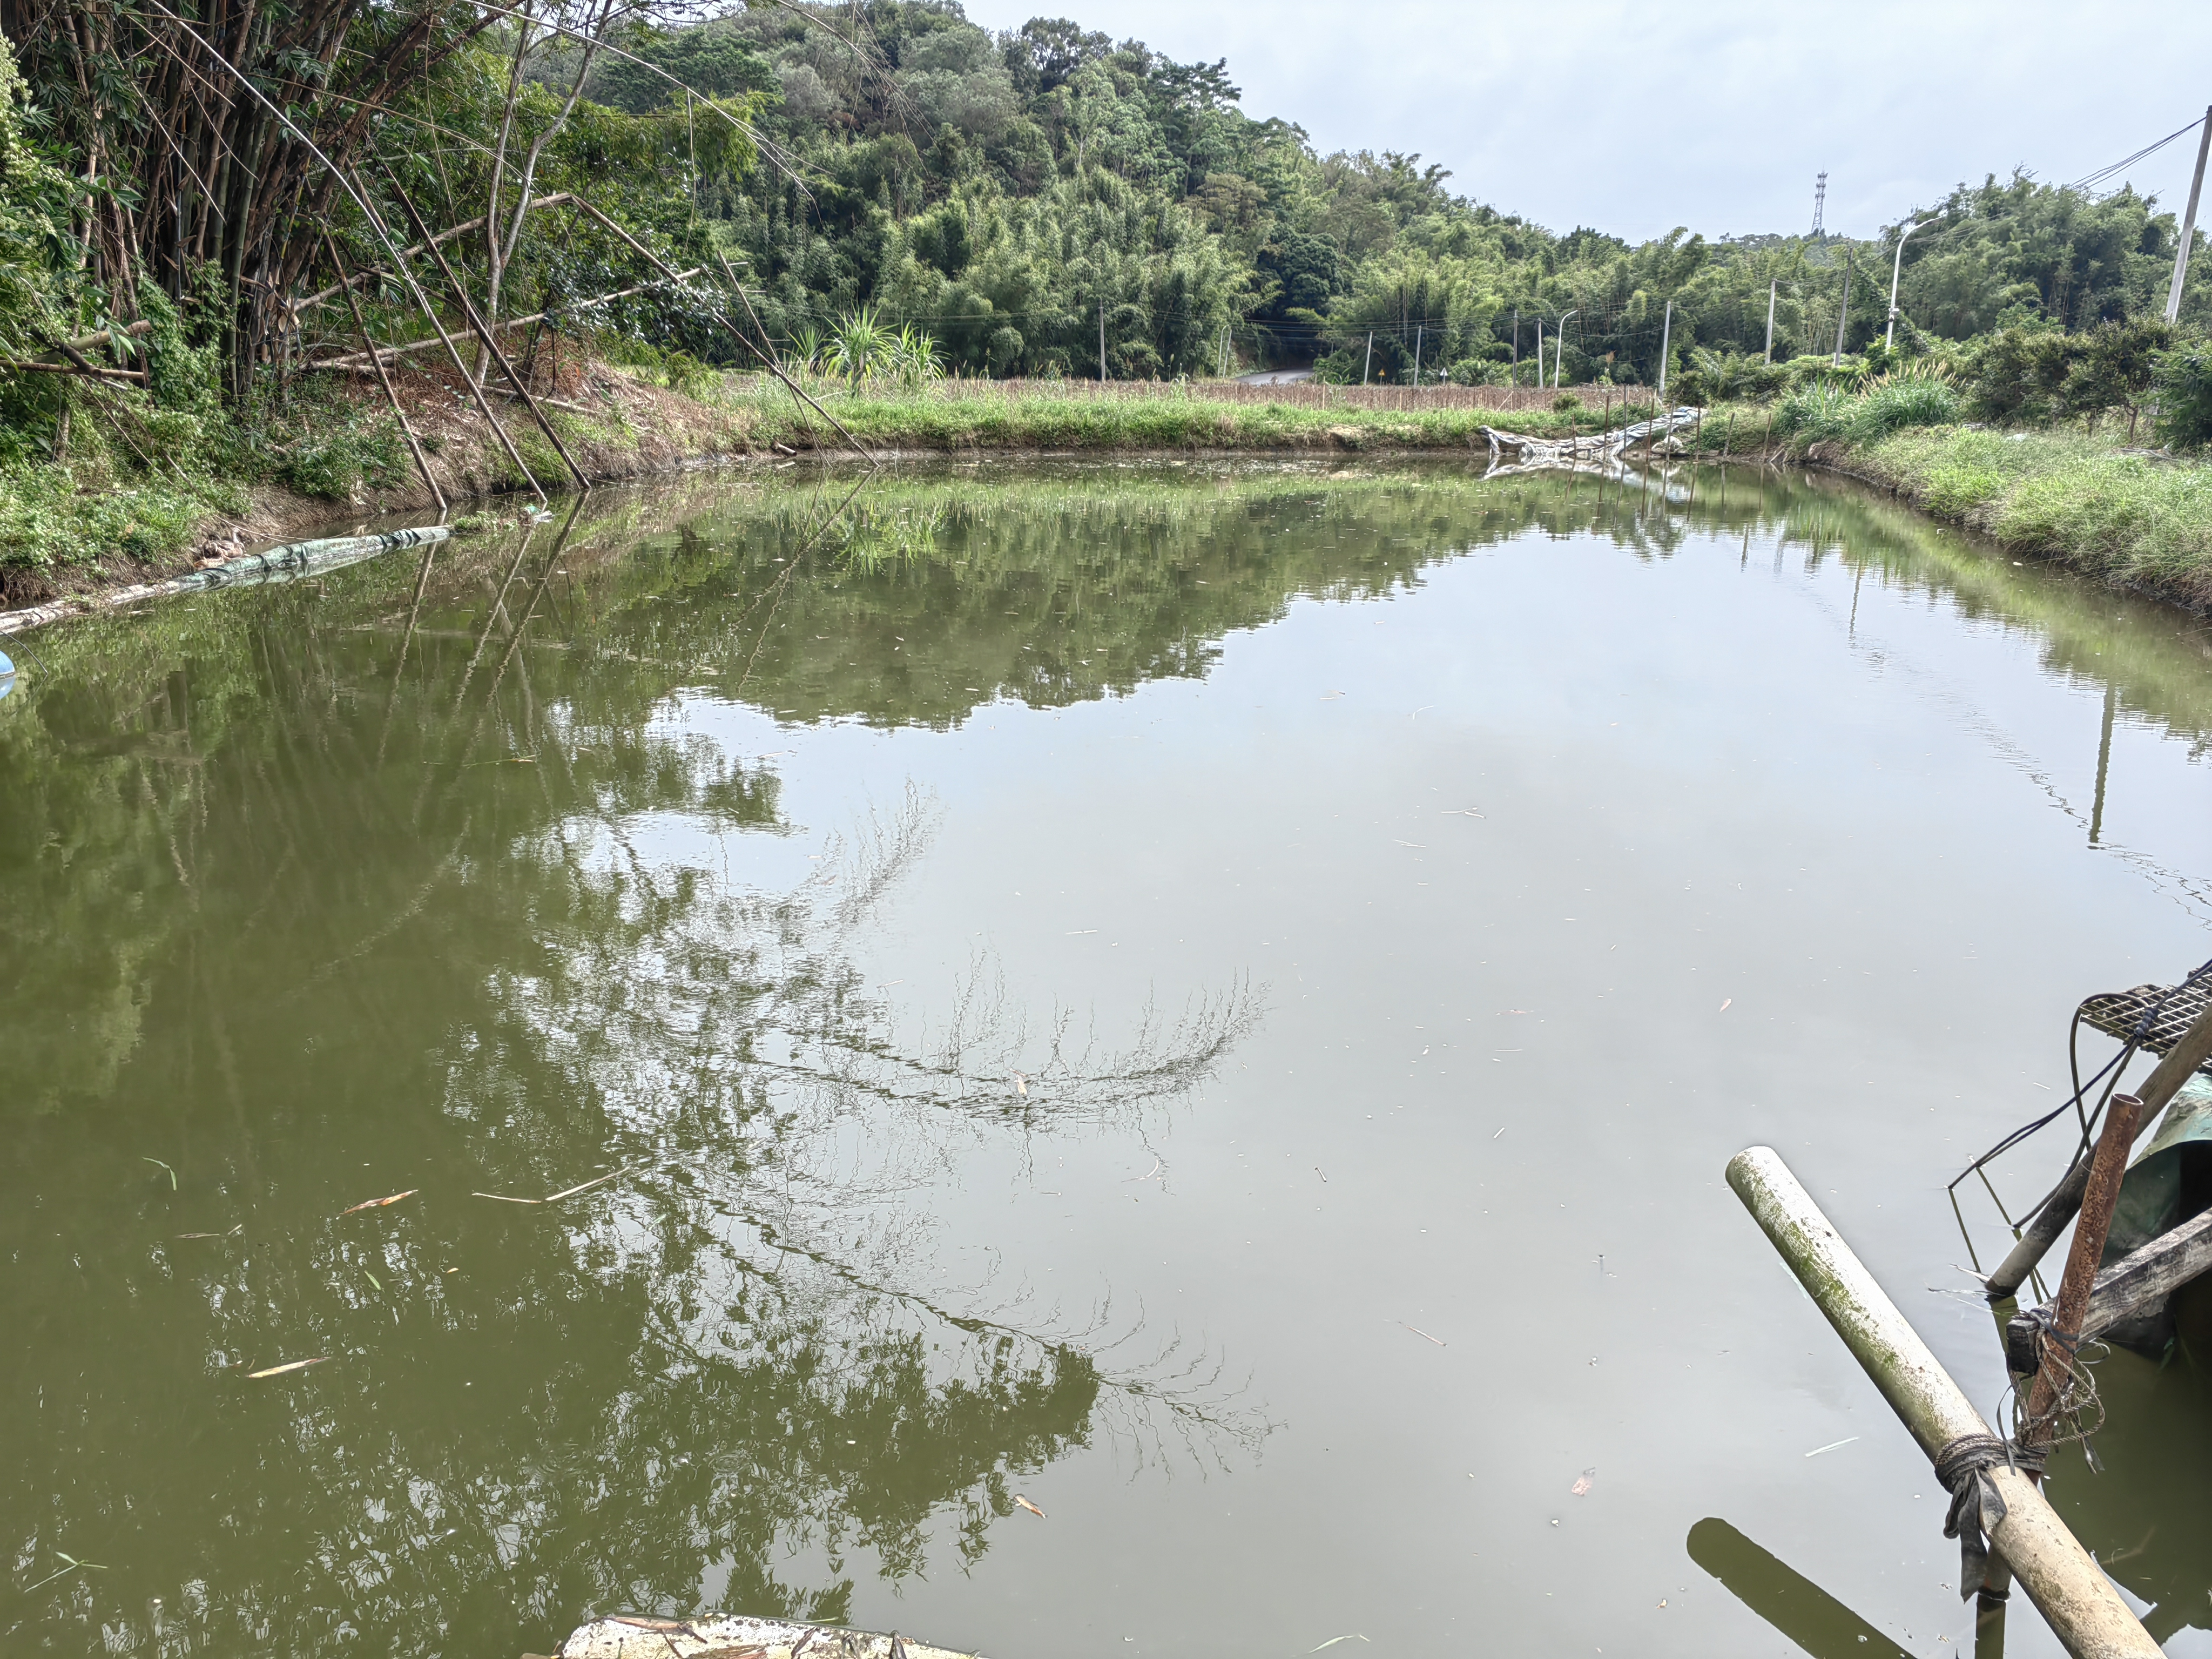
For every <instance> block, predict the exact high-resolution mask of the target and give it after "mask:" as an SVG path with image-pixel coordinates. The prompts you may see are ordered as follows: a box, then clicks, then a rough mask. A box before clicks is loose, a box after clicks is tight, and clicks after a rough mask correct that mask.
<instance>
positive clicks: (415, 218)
mask: <svg viewBox="0 0 2212 1659" xmlns="http://www.w3.org/2000/svg"><path fill="white" fill-rule="evenodd" d="M385 178H386V182H388V183H389V184H390V185H391V186H392V194H393V195H395V196H397V197H398V198H399V205H400V206H401V207H402V208H404V209H405V210H406V213H407V217H408V219H409V221H410V222H411V223H412V224H413V225H414V227H415V234H416V235H418V236H420V237H422V238H423V239H424V240H426V241H428V240H429V236H430V228H429V227H428V225H426V224H424V223H423V222H422V214H421V213H419V212H417V211H416V207H415V203H414V200H413V198H412V197H410V196H409V195H408V194H407V192H406V191H404V190H403V189H401V188H400V185H399V179H398V176H397V175H396V174H393V173H390V172H388V171H387V172H386V174H385ZM430 257H431V258H433V259H435V261H437V264H438V269H439V270H440V271H441V272H442V273H443V274H444V276H445V278H446V286H447V287H448V288H450V289H453V299H454V301H456V302H457V303H458V304H459V306H460V307H461V315H462V317H463V318H465V319H466V320H467V322H468V325H469V327H470V328H471V330H472V331H474V332H475V334H476V337H477V339H478V340H479V341H481V342H482V343H483V349H485V351H487V352H488V353H489V354H490V356H491V360H492V362H495V363H496V364H497V365H498V366H499V372H500V373H501V374H504V375H505V376H506V377H507V384H508V385H509V386H513V388H514V389H515V391H516V392H518V393H519V394H520V396H521V398H522V406H523V407H524V408H525V409H527V410H529V411H530V418H531V419H532V420H533V421H535V422H538V430H539V431H541V432H543V433H544V435H546V437H547V438H548V439H549V440H550V441H551V443H552V445H553V447H554V448H555V449H556V450H557V451H559V452H560V455H561V459H562V462H563V463H564V464H565V465H567V466H568V472H569V475H570V476H571V477H574V479H575V481H576V488H577V489H584V490H588V489H591V487H592V480H591V477H590V476H589V475H588V474H586V472H585V471H584V469H583V468H582V467H580V466H579V465H577V464H576V458H575V457H574V455H571V454H570V453H568V445H567V444H565V443H563V442H562V441H561V435H560V433H559V432H558V431H557V430H556V429H555V428H554V425H553V417H552V416H550V415H548V414H547V413H546V412H545V411H544V410H543V409H541V408H539V407H538V399H537V398H534V397H533V396H532V395H531V391H530V388H529V387H528V386H525V385H524V384H523V383H522V377H521V376H520V374H516V373H515V372H514V365H513V363H511V362H508V361H507V353H505V352H504V351H501V349H500V348H499V337H498V336H497V335H496V334H495V333H493V331H491V330H490V329H489V328H488V327H486V326H485V325H484V319H483V316H482V314H481V313H478V312H477V307H476V302H475V301H472V300H471V299H470V298H469V291H468V289H465V288H464V287H463V286H462V285H461V281H460V278H459V277H458V276H454V275H453V266H451V265H449V264H447V263H446V255H445V252H444V250H442V249H441V248H440V247H438V246H436V245H435V243H432V244H431V246H430Z"/></svg>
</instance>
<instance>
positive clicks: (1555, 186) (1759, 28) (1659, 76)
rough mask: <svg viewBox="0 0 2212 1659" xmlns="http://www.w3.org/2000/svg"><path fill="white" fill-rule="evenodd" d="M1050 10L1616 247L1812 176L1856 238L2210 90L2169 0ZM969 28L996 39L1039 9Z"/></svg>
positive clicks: (2055, 162) (1788, 202) (1402, 0)
mask: <svg viewBox="0 0 2212 1659" xmlns="http://www.w3.org/2000/svg"><path fill="white" fill-rule="evenodd" d="M1048 3H1050V4H1051V5H1052V8H1053V9H1052V11H1051V12H1050V13H1048V14H1047V15H1072V16H1073V17H1074V18H1075V20H1076V21H1078V22H1079V23H1081V24H1082V25H1083V26H1084V27H1085V28H1094V29H1104V30H1106V31H1107V32H1108V33H1111V34H1112V35H1114V36H1115V38H1116V39H1117V40H1118V39H1122V38H1125V37H1128V36H1132V35H1133V36H1135V37H1137V38H1139V39H1140V40H1145V41H1146V42H1148V43H1149V44H1151V45H1152V46H1154V47H1156V48H1158V50H1160V51H1162V52H1166V53H1168V54H1169V55H1170V56H1171V57H1174V58H1179V59H1182V60H1184V61H1186V62H1188V61H1190V60H1194V59H1204V60H1206V61H1207V62H1212V60H1213V59H1215V58H1227V59H1228V60H1229V70H1230V74H1231V77H1232V78H1233V79H1234V80H1235V81H1236V82H1237V85H1239V86H1240V87H1242V88H1243V89H1244V108H1245V110H1246V112H1248V113H1250V114H1253V115H1255V116H1261V117H1265V116H1270V115H1279V116H1282V117H1285V118H1287V119H1290V120H1293V121H1296V122H1297V123H1298V124H1299V125H1302V126H1304V128H1305V129H1306V130H1307V131H1309V132H1310V133H1311V134H1312V135H1313V137H1314V141H1315V142H1316V143H1317V144H1319V145H1320V146H1321V147H1322V149H1325V150H1326V149H1398V150H1418V151H1419V152H1420V153H1421V155H1423V156H1424V157H1425V159H1427V160H1429V161H1439V162H1442V163H1443V165H1444V166H1446V167H1449V168H1450V169H1451V170H1452V173H1453V180H1452V182H1453V185H1454V186H1455V188H1456V189H1458V190H1460V191H1463V192H1465V193H1466V194H1468V195H1470V196H1473V197H1477V198H1479V199H1480V200H1482V201H1486V202H1489V203H1491V204H1493V205H1495V206H1497V207H1498V208H1499V209H1501V210H1504V211H1506V212H1512V213H1522V214H1525V215H1527V216H1529V217H1532V218H1534V219H1535V220H1537V221H1538V222H1541V223H1543V224H1546V225H1548V226H1550V227H1551V228H1553V229H1556V230H1566V229H1571V228H1573V227H1574V226H1575V225H1577V224H1590V225H1595V226H1597V227H1599V228H1602V229H1606V230H1609V231H1613V232H1614V233H1616V234H1620V235H1625V236H1628V237H1630V238H1632V239H1637V238H1641V237H1644V236H1649V235H1653V234H1659V233H1661V232H1663V231H1665V230H1667V229H1668V228H1670V227H1672V226H1674V225H1677V224H1686V225H1688V226H1690V227H1691V228H1693V229H1697V230H1701V231H1705V232H1706V233H1708V234H1717V233H1721V232H1731V231H1732V232H1746V231H1802V230H1803V229H1805V228H1807V226H1808V223H1809V222H1810V220H1811V216H1812V208H1813V178H1814V173H1818V172H1819V171H1820V169H1822V168H1824V167H1825V168H1826V169H1827V171H1828V175H1829V176H1828V215H1827V220H1828V227H1829V228H1830V229H1832V230H1844V231H1848V232H1850V234H1854V235H1871V234H1874V233H1875V230H1876V229H1877V228H1879V227H1880V226H1881V225H1883V224H1887V223H1891V222H1894V221H1895V220H1896V219H1897V218H1898V217H1899V216H1900V215H1902V214H1904V213H1905V212H1906V211H1908V210H1910V209H1911V207H1912V206H1914V205H1915V204H1927V203H1930V202H1933V201H1934V200H1935V199H1936V198H1937V197H1940V196H1941V195H1942V193H1943V192H1944V191H1947V190H1948V189H1949V188H1950V186H1951V185H1954V184H1955V183H1958V182H1959V181H1960V180H1961V179H1965V180H1968V181H1978V180H1979V179H1980V178H1981V177H1982V175H1983V174H1984V173H1991V172H1994V173H1997V174H1999V175H2000V176H2002V175H2003V174H2005V173H2009V172H2010V171H2011V169H2012V168H2013V167H2014V166H2015V165H2016V164H2022V165H2026V166H2027V167H2031V168H2032V169H2033V170H2034V172H2035V173H2036V174H2037V175H2038V176H2039V177H2040V178H2043V179H2048V180H2051V181H2053V182H2056V183H2064V182H2066V181H2068V180H2069V179H2075V178H2077V177H2079V176H2081V174H2083V173H2088V172H2090V171H2091V170H2092V169H2093V168H2096V167H2103V166H2105V165H2106V164H2108V163H2110V162H2112V161H2118V160H2119V159H2120V157H2122V156H2123V155H2127V154H2128V153H2129V152H2130V151H2132V150H2136V149H2141V148H2142V146H2143V145H2144V144H2146V143H2149V142H2150V141H2151V140H2152V139H2154V138H2159V137H2164V136H2165V135H2166V133H2168V132H2170V131H2172V130H2173V129H2174V128H2176V127H2178V126H2179V125H2182V124H2183V123H2184V122H2185V121H2187V120H2190V119H2191V118H2193V117H2194V116H2196V115H2197V114H2198V113H2200V112H2202V111H2203V108H2204V106H2205V102H2206V100H2207V99H2208V98H2212V6H2204V5H2188V4H2179V3H2174V0H2158V3H2152V0H2112V3H2107V4H2105V5H2101V6H2098V7H2094V8H2092V9H2087V10H2084V9H2082V8H2081V7H2080V6H2079V5H2078V4H2067V5H2058V4H2053V3H2050V0H2024V3H2015V4H2010V5H2006V6H2002V7H1999V6H1996V5H1990V4H1979V5H1958V4H1952V5H1945V4H1942V3H1941V0H1936V3H1924V0H1923V3H1905V0H1869V3H1867V4H1864V5H1862V6H1858V7H1852V8H1836V7H1827V6H1822V7H1813V6H1804V5H1796V6H1792V5H1789V4H1786V3H1785V4H1783V5H1780V6H1776V5H1773V4H1770V3H1759V4H1753V3H1750V0H1707V3H1705V4H1704V5H1702V6H1700V7H1697V8H1680V7H1664V6H1656V5H1652V4H1649V3H1627V0H1565V3H1562V4H1559V5H1555V6H1549V7H1520V6H1502V5H1492V6H1465V5H1443V4H1437V3H1429V0H1370V3H1367V4H1364V5H1358V6H1347V5H1343V4H1334V3H1333V4H1316V3H1311V0H1288V3H1277V4H1272V5H1267V6H1258V5H1251V4H1245V5H1238V6H1194V5H1191V4H1188V3H1187V0H1048ZM968 15H969V17H970V18H972V19H973V20H974V21H976V22H977V23H980V24H982V25H984V26H985V27H991V28H1008V27H1018V25H1019V24H1021V23H1022V22H1023V21H1025V20H1026V19H1028V18H1029V17H1030V16H1033V15H1038V13H1037V8H1036V0H1030V3H1029V4H1027V5H1024V4H1022V3H1019V0H969V5H968ZM2194 159H2195V151H2194V145H2193V144H2192V143H2190V142H2188V141H2183V142H2181V143H2174V144H2171V145H2168V146H2167V147H2166V149H2163V150H2161V151H2160V152H2159V153H2158V155H2155V156H2153V157H2152V158H2150V160H2149V161H2147V162H2145V163H2144V164H2142V166H2141V167H2138V168H2137V169H2136V170H2135V172H2134V173H2133V175H2132V177H2133V179H2134V180H2135V182H2136V185H2137V187H2138V188H2139V189H2142V190H2146V191H2155V192H2156V193H2157V194H2158V195H2159V196H2160V198H2161V200H2162V201H2164V202H2166V204H2168V205H2170V206H2172V207H2174V208H2176V209H2178V208H2179V205H2180V201H2181V198H2182V197H2183V196H2184V195H2185V193H2186V191H2187V188H2188V175H2189V168H2190V166H2191V162H2192V161H2194Z"/></svg>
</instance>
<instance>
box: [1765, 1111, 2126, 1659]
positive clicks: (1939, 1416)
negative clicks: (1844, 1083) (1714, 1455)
mask: <svg viewBox="0 0 2212 1659" xmlns="http://www.w3.org/2000/svg"><path fill="white" fill-rule="evenodd" d="M1728 1182H1729V1186H1730V1187H1732V1188H1735V1194H1736V1196H1737V1197H1738V1198H1740V1199H1741V1200H1743V1203H1744V1207H1745V1208H1747V1209H1748V1210H1749V1211H1750V1212H1751V1213H1752V1216H1753V1218H1754V1219H1755V1220H1756V1221H1757V1222H1758V1223H1759V1227H1760V1229H1761V1230H1762V1231H1764V1232H1765V1234H1766V1236H1767V1237H1768V1239H1769V1240H1771V1242H1772V1243H1773V1245H1774V1248H1775V1249H1777V1250H1778V1252H1780V1254H1781V1255H1782V1259H1783V1260H1784V1261H1785V1262H1787V1263H1788V1264H1789V1267H1790V1272H1791V1273H1795V1274H1796V1277H1797V1282H1798V1283H1799V1284H1801V1285H1803V1286H1804V1287H1805V1291H1806V1294H1807V1295H1808V1296H1809V1297H1812V1299H1813V1302H1814V1305H1815V1306H1817V1307H1818V1308H1819V1309H1820V1311H1821V1313H1822V1314H1823V1315H1825V1316H1826V1318H1827V1321H1828V1323H1829V1324H1830V1325H1832V1326H1833V1327H1834V1328H1835V1331H1836V1334H1837V1335H1838V1336H1840V1337H1841V1338H1843V1340H1844V1346H1845V1347H1847V1348H1849V1349H1850V1352H1851V1357H1852V1358H1855V1359H1857V1361H1858V1362H1859V1365H1860V1367H1861V1368H1862V1369H1863V1370H1864V1371H1865V1372H1866V1374H1867V1376H1868V1378H1869V1380H1870V1381H1871V1382H1872V1383H1874V1385H1875V1388H1876V1389H1880V1390H1881V1396H1882V1398H1883V1399H1884V1400H1886V1401H1888V1402H1889V1407H1890V1409H1891V1410H1892V1411H1893V1412H1895V1413H1897V1416H1898V1420H1899V1421H1900V1422H1901V1423H1903V1424H1904V1425H1905V1428H1906V1430H1907V1431H1909V1432H1910V1433H1911V1436H1912V1437H1913V1439H1914V1440H1915V1441H1916V1442H1917V1443H1918V1444H1919V1447H1920V1449H1921V1450H1922V1451H1923V1453H1925V1454H1926V1455H1927V1456H1928V1458H1929V1461H1930V1462H1933V1461H1935V1460H1936V1458H1937V1457H1938V1456H1939V1455H1941V1454H1942V1452H1943V1451H1944V1450H1945V1449H1946V1448H1948V1447H1949V1446H1951V1445H1952V1444H1953V1443H1954V1442H1956V1441H1958V1440H1960V1439H1961V1438H1963V1437H1967V1436H1971V1435H1987V1434H1988V1433H1989V1432H1990V1428H1989V1425H1988V1424H1986V1423H1984V1421H1983V1420H1982V1416H1981V1413H1979V1412H1978V1411H1976V1410H1975V1409H1974V1407H1973V1404H1972V1401H1969V1400H1968V1399H1967V1398H1966V1395H1965V1394H1964V1393H1963V1392H1962V1391H1961V1390H1960V1388H1959V1385H1958V1384H1957V1383H1954V1382H1953V1381H1952V1380H1951V1378H1950V1376H1948V1374H1947V1373H1946V1372H1945V1371H1944V1370H1943V1368H1942V1365H1940V1364H1937V1363H1936V1356H1935V1355H1934V1354H1933V1353H1931V1352H1929V1348H1928V1345H1927V1344H1926V1343H1924V1342H1923V1341H1922V1340H1920V1335H1919V1334H1918V1333H1917V1331H1915V1330H1914V1329H1913V1328H1912V1327H1911V1325H1910V1324H1909V1323H1907V1322H1906V1321H1905V1316H1904V1315H1903V1314H1901V1313H1899V1311H1898V1310H1897V1304H1895V1303H1893V1302H1892V1301H1891V1300H1890V1299H1889V1297H1888V1296H1887V1293H1885V1292H1884V1291H1883V1290H1882V1288H1881V1285H1879V1284H1877V1283H1876V1282H1875V1277H1874V1275H1873V1274H1872V1273H1869V1272H1868V1271H1867V1270H1866V1267H1865V1265H1864V1264H1863V1263H1862V1262H1861V1261H1859V1259H1858V1257H1857V1255H1853V1254H1852V1252H1851V1249H1850V1246H1849V1245H1847V1244H1846V1243H1844V1241H1843V1237H1842V1236H1841V1235H1840V1234H1838V1232H1837V1231H1836V1229H1835V1227H1834V1225H1833V1224H1832V1223H1831V1222H1830V1221H1829V1219H1828V1218H1827V1217H1826V1215H1824V1214H1823V1213H1822V1212H1821V1211H1820V1206H1819V1205H1818V1204H1815V1203H1814V1201H1813V1197H1812V1194H1809V1193H1808V1192H1807V1191H1806V1190H1805V1189H1804V1188H1803V1187H1802V1186H1801V1185H1799V1184H1798V1181H1797V1177H1796V1176H1794V1175H1792V1174H1791V1173H1790V1168H1789V1166H1788V1165H1787V1164H1784V1162H1783V1161H1782V1158H1781V1155H1780V1154H1779V1153H1778V1152H1775V1151H1774V1149H1773V1148H1772V1147H1771V1146H1753V1147H1750V1148H1748V1149H1747V1150H1745V1151H1743V1152H1738V1153H1737V1154H1736V1155H1735V1157H1734V1158H1730V1159H1729V1165H1728ZM1988 1474H1989V1477H1990V1480H1992V1481H1993V1482H1994V1484H1995V1485H1996V1490H1997V1494H1998V1496H1999V1497H2001V1498H2002V1499H2003V1500H2004V1506H2005V1514H2004V1517H2003V1518H2002V1520H2000V1521H1998V1522H1997V1523H1996V1528H1995V1530H1994V1532H1993V1534H1992V1535H1991V1538H1990V1542H1991V1544H1992V1545H1993V1546H1994V1547H1995V1549H1996V1553H1998V1554H1999V1555H2000V1556H2002V1558H2003V1559H2004V1560H2005V1562H2006V1563H2007V1564H2008V1565H2009V1566H2010V1567H2011V1569H2012V1571H2013V1573H2014V1576H2015V1577H2017V1578H2018V1579H2019V1581H2020V1583H2021V1585H2022V1586H2024V1587H2025V1588H2026V1589H2027V1594H2028V1598H2029V1600H2031V1601H2033V1602H2034V1603H2035V1606H2036V1609H2037V1611H2039V1612H2040V1613H2042V1614H2043V1616H2044V1618H2045V1620H2047V1621H2048V1622H2049V1623H2050V1626H2051V1631H2052V1632H2053V1633H2054V1634H2055V1635H2056V1636H2057V1638H2058V1639H2059V1641H2060V1642H2061V1643H2063V1644H2064V1646H2065V1648H2066V1651H2067V1652H2068V1653H2069V1654H2070V1655H2072V1656H2073V1659H2158V1655H2159V1651H2160V1650H2159V1646H2158V1644H2157V1643H2155V1642H2154V1641H2152V1640H2151V1638H2150V1635H2149V1633H2148V1632H2146V1631H2145V1630H2144V1629H2143V1627H2142V1623H2141V1622H2140V1621H2139V1620H2137V1619H2136V1616H2135V1614H2134V1613H2130V1611H2129V1610H2128V1607H2127V1604H2126V1603H2125V1602H2124V1601H2121V1600H2120V1596H2119V1592H2118V1590H2116V1589H2113V1587H2112V1581H2111V1580H2110V1579H2109V1578H2107V1577H2106V1576H2105V1573H2104V1571H2103V1569H2101V1568H2100V1567H2099V1566H2098V1565H2097V1564H2096V1562H2095V1561H2094V1560H2093V1559H2091V1558H2090V1556H2089V1553H2088V1552H2087V1551H2086V1550H2084V1549H2083V1548H2082V1547H2081V1544H2080V1543H2079V1541H2076V1540H2075V1537H2074V1534H2072V1533H2070V1532H2069V1531H2068V1530H2067V1529H2066V1526H2065V1523H2064V1522H2062V1521H2060V1520H2059V1518H2058V1516H2057V1512H2056V1511H2054V1510H2052V1509H2051V1504H2050V1501H2049V1500H2048V1499H2047V1498H2045V1497H2044V1495H2043V1493H2042V1492H2041V1491H2040V1490H2039V1489H2038V1487H2037V1486H2035V1484H2034V1482H2033V1481H2032V1480H2029V1479H2028V1478H2027V1475H2026V1474H2023V1473H2021V1471H2019V1470H2017V1469H2014V1468H2008V1467H2007V1466H2005V1465H2004V1464H2003V1463H2002V1462H2001V1463H1999V1464H1997V1465H1996V1467H1994V1468H1991V1469H1990V1470H1989V1471H1988Z"/></svg>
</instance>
